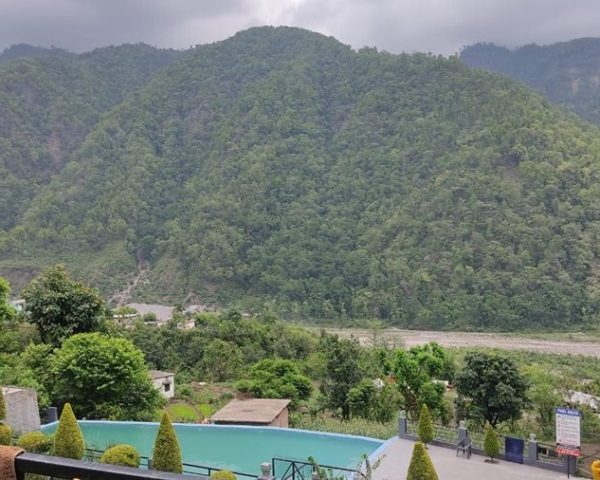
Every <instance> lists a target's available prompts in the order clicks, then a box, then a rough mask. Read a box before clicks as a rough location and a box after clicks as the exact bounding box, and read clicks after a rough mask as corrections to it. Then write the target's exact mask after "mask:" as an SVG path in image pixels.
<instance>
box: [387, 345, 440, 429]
mask: <svg viewBox="0 0 600 480" xmlns="http://www.w3.org/2000/svg"><path fill="white" fill-rule="evenodd" d="M448 368H449V367H448V359H447V356H446V352H445V350H444V349H443V348H441V347H440V346H439V345H437V344H435V343H430V344H428V345H423V346H418V347H413V348H411V349H410V350H408V351H406V350H398V351H396V355H395V358H394V362H393V372H394V377H395V378H396V384H397V386H398V389H399V391H400V393H401V395H402V397H403V399H404V407H405V408H406V410H407V413H408V415H409V417H410V418H412V419H414V420H416V419H417V418H419V415H420V412H421V408H422V406H423V405H427V407H428V408H429V410H430V411H431V412H434V413H435V415H441V414H442V413H443V410H444V408H445V407H444V391H445V388H444V385H443V384H441V383H439V382H436V381H435V380H436V379H439V378H440V377H442V376H443V375H444V373H447V372H448Z"/></svg>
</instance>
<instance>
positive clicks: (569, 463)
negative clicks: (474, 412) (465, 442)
mask: <svg viewBox="0 0 600 480" xmlns="http://www.w3.org/2000/svg"><path fill="white" fill-rule="evenodd" d="M416 430H417V424H416V423H415V422H411V421H409V420H408V418H406V416H405V415H401V416H400V418H399V420H398V436H399V437H400V438H406V439H408V440H416V439H417V438H418V435H417V431H416ZM465 437H468V438H469V439H470V440H471V442H472V451H473V453H477V454H484V448H483V439H484V434H483V433H481V432H470V431H469V430H468V429H467V427H466V426H465V425H464V424H462V423H461V425H460V426H459V427H458V428H454V427H449V426H445V425H434V440H433V441H432V442H431V444H433V445H438V446H441V447H446V448H452V449H456V448H457V445H458V442H459V440H461V439H462V438H465ZM498 437H499V438H498V440H499V443H500V454H499V458H501V459H508V460H509V461H517V462H518V463H525V464H527V465H531V466H535V467H539V468H544V469H547V470H553V471H558V472H565V473H566V472H567V468H570V469H571V470H570V471H571V472H572V473H574V471H575V467H574V465H573V463H574V458H573V457H565V456H556V453H555V452H556V450H555V447H554V446H551V445H544V444H542V443H539V442H537V441H536V440H535V438H534V437H532V438H531V439H529V440H523V441H522V444H521V445H522V450H523V451H522V453H521V452H520V451H519V452H518V453H517V454H515V452H514V451H511V452H510V455H508V454H507V453H506V451H505V446H506V440H507V439H508V438H511V437H505V436H503V435H499V436H498ZM511 439H512V438H511ZM512 440H513V442H512V446H514V445H515V440H516V441H517V442H518V441H520V440H521V439H512ZM515 457H517V458H515Z"/></svg>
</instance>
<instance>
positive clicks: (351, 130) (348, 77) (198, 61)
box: [0, 27, 600, 330]
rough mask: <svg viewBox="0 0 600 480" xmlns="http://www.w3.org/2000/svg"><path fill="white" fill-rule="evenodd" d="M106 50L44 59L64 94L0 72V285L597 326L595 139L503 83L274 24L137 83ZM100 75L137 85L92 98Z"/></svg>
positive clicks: (500, 325) (33, 69)
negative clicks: (89, 283)
mask: <svg viewBox="0 0 600 480" xmlns="http://www.w3.org/2000/svg"><path fill="white" fill-rule="evenodd" d="M134 50H135V49H134ZM126 51H127V52H129V50H128V49H114V50H113V49H107V50H105V51H103V52H102V55H99V54H97V55H96V57H95V58H97V59H98V61H99V59H100V58H102V59H103V61H102V62H100V63H99V65H100V66H99V67H97V68H94V69H93V71H92V72H90V70H88V69H86V70H85V72H86V73H85V75H84V77H85V78H83V79H82V78H81V76H82V75H81V74H80V72H79V70H77V64H76V63H75V64H69V65H68V66H65V67H64V68H65V70H67V75H66V76H67V77H68V78H69V79H71V80H70V81H69V82H71V81H75V80H76V81H77V85H74V86H73V87H72V88H70V87H69V85H70V83H68V84H67V85H66V86H62V83H61V79H63V78H64V75H60V72H61V71H62V70H61V69H60V68H57V67H56V66H55V65H54V64H55V63H56V62H62V61H63V60H60V59H57V58H52V59H46V60H44V61H40V60H38V59H32V58H26V59H16V60H10V61H8V62H4V63H3V64H2V65H0V92H4V94H3V95H1V96H0V114H1V116H2V118H8V120H7V124H8V125H14V128H11V129H9V131H6V132H3V131H0V142H2V143H1V144H0V145H2V149H1V150H2V154H0V155H2V161H3V162H4V164H7V165H8V166H6V167H5V169H7V170H8V171H9V173H10V174H8V173H7V174H6V175H1V174H0V182H3V183H2V184H1V185H0V192H8V193H6V195H5V196H6V198H5V199H4V202H5V203H6V204H7V207H6V208H5V209H3V210H4V211H7V212H9V213H10V215H7V216H6V219H4V217H3V219H2V220H3V224H2V225H1V226H0V229H1V230H0V258H1V259H2V260H0V272H2V273H4V272H5V271H6V274H7V275H9V274H10V275H13V276H14V277H15V278H20V276H21V275H22V274H23V272H27V273H30V272H31V271H32V270H35V269H37V268H39V265H47V264H49V263H51V262H55V261H56V259H60V260H62V261H64V262H65V263H66V264H67V265H69V268H70V269H72V271H73V272H74V274H75V275H76V276H77V277H78V278H85V279H94V280H95V281H96V282H98V283H97V284H98V285H99V287H100V288H101V289H102V291H103V293H105V294H106V295H107V296H110V295H112V294H113V293H114V292H115V291H117V290H122V289H123V287H124V286H125V285H126V284H127V281H128V280H129V279H130V278H131V275H132V273H136V272H137V271H138V269H140V270H141V271H142V272H143V273H144V275H145V276H144V281H143V282H138V284H137V287H136V289H135V291H134V292H133V293H134V295H136V296H138V297H140V298H143V297H145V298H149V297H152V298H154V299H155V300H157V301H159V300H168V301H169V302H181V301H182V300H183V299H184V298H185V297H186V296H188V294H192V295H197V296H199V297H200V298H202V299H204V300H205V301H207V302H209V303H215V304H219V305H224V306H230V305H233V304H241V305H244V306H257V305H259V306H265V305H269V306H270V307H271V308H272V309H273V310H274V311H276V312H278V313H280V314H282V315H284V316H286V317H290V318H314V319H318V320H327V321H338V322H350V321H353V320H357V321H360V320H363V319H369V318H375V319H379V320H382V321H384V322H386V323H389V324H395V325H399V326H405V327H406V326H408V327H413V328H435V329H461V330H484V329H487V330H515V329H524V328H545V329H567V328H574V327H579V326H596V325H598V322H599V319H600V316H599V312H600V289H598V288H596V286H597V285H598V284H599V282H598V280H599V278H598V277H599V275H600V270H599V269H598V268H596V265H597V263H598V259H599V257H600V247H599V245H600V242H598V238H600V187H599V183H598V181H597V179H598V178H600V164H599V163H598V162H597V161H596V159H597V158H598V154H599V152H600V134H599V133H598V131H597V130H596V129H595V128H593V127H592V126H591V125H588V124H587V123H584V122H582V121H578V120H577V118H575V117H574V116H573V115H570V114H568V113H565V112H564V111H561V110H558V109H556V108H554V107H552V106H551V105H550V104H549V103H548V101H547V100H546V99H544V98H543V97H542V96H541V95H539V94H537V93H535V92H534V91H532V90H531V89H529V88H527V87H526V86H524V85H522V84H521V83H517V82H515V81H512V80H510V79H508V78H506V77H501V76H498V75H492V74H490V73H486V72H483V71H480V70H475V69H471V68H469V67H467V66H466V65H464V64H463V63H462V62H461V61H460V60H459V59H457V58H454V57H452V58H450V59H445V58H439V57H435V56H431V55H424V54H415V55H406V54H403V55H391V54H389V53H386V52H377V51H376V50H374V49H363V50H360V51H354V50H352V49H351V48H350V47H348V46H345V45H342V44H340V43H339V42H337V41H336V40H334V39H332V38H327V37H324V36H322V35H319V34H316V33H311V32H307V31H304V30H301V29H297V28H288V27H282V28H271V27H264V28H253V29H249V30H247V31H244V32H241V33H239V34H237V35H235V36H233V37H232V38H230V39H228V40H226V41H223V42H218V43H215V44H211V45H204V46H201V47H198V48H195V49H192V50H191V51H189V52H186V53H184V54H181V55H180V56H179V57H178V60H176V61H173V62H170V61H167V60H165V61H164V62H163V63H160V62H159V61H158V59H159V58H163V57H162V56H161V55H159V54H158V53H157V54H156V55H157V57H155V56H154V54H151V55H149V57H146V56H143V55H142V57H137V56H136V57H135V58H146V59H147V58H153V59H155V60H156V62H157V63H156V65H158V64H160V65H162V66H163V67H164V68H159V67H156V68H155V69H154V70H152V69H149V70H148V73H150V71H151V72H156V73H155V74H153V75H151V74H148V75H145V76H144V74H143V69H141V67H140V65H142V66H143V65H147V63H146V62H145V61H141V62H140V64H139V65H138V64H135V65H137V66H135V65H133V64H132V68H131V69H129V68H128V67H129V65H130V63H131V62H133V61H132V60H131V55H133V54H131V52H130V54H131V55H130V54H125V53H126ZM154 53H156V52H154ZM163 53H164V52H163ZM92 57H93V56H92V55H91V54H90V57H89V61H90V62H91V61H92ZM112 60H114V64H115V65H117V68H116V70H117V72H115V71H114V70H115V69H114V68H113V69H112V70H111V69H109V68H106V69H105V68H104V66H107V65H112V63H111V61H112ZM81 61H83V59H82V60H81ZM15 62H16V63H15ZM133 63H135V62H133ZM149 63H151V64H153V65H155V63H154V60H152V61H150V60H149ZM17 64H18V65H17ZM134 67H135V68H134ZM138 67H139V68H138ZM71 68H76V70H77V71H76V72H73V74H71V73H69V69H71ZM140 69H141V70H142V73H140ZM104 70H106V71H107V72H112V75H113V77H114V79H115V81H117V80H118V83H117V84H116V85H114V84H111V85H112V86H110V88H108V91H110V92H113V91H120V86H121V85H122V84H131V85H134V84H136V85H137V86H138V88H136V89H135V91H131V90H129V92H130V93H129V94H126V95H125V96H121V97H120V98H118V99H116V97H114V96H113V95H112V94H110V93H106V96H107V97H109V98H110V99H111V100H110V101H109V100H107V99H100V100H99V99H98V96H102V97H104V96H105V94H102V93H100V92H99V93H98V94H95V93H94V91H92V90H93V89H90V88H89V85H90V84H89V81H88V80H89V78H88V77H87V75H90V76H91V78H92V80H94V79H99V78H103V79H104V80H105V81H106V82H109V80H110V79H106V78H105V76H104V75H102V76H101V75H100V73H95V72H102V71H104ZM128 71H130V72H131V75H134V76H135V79H136V81H137V80H140V79H142V78H143V79H146V78H147V81H142V80H140V83H136V82H134V81H133V80H131V81H129V79H128V78H129V77H128V76H127V75H126V73H127V72H128ZM117 73H119V74H122V75H117ZM56 76H58V79H56V78H55V77H56ZM111 78H112V77H111ZM34 80H35V81H34ZM3 82H5V83H3ZM37 82H41V85H38V83H37ZM80 82H81V83H83V84H84V87H79V83H80ZM109 83H110V82H109ZM3 85H6V86H5V87H3ZM86 86H87V87H86ZM103 86H104V85H103ZM86 88H87V90H86ZM22 89H24V90H25V91H21V90H22ZM71 89H72V90H73V92H74V93H73V95H72V97H73V98H72V99H70V98H66V97H68V96H69V95H70V93H71ZM31 90H34V92H32V91H31ZM65 90H66V92H65ZM103 91H104V90H103ZM33 93H40V96H39V99H38V96H36V95H33ZM31 98H34V99H36V100H35V101H34V102H31V101H28V99H31ZM32 103H33V104H32ZM97 103H99V104H100V105H98V106H97V105H96V104H97ZM44 105H46V106H47V108H46V109H44ZM107 105H110V106H111V107H112V108H110V109H109V110H108V111H106V110H103V108H104V106H107ZM66 106H68V108H67V107H66ZM59 107H60V108H59ZM56 109H58V112H57V113H54V112H55V110H56ZM63 109H66V110H67V112H64V111H63ZM90 109H92V110H93V111H91V112H90ZM38 110H42V112H39V115H40V116H42V113H43V114H44V115H46V116H47V121H45V122H44V121H42V122H40V123H41V124H42V125H41V126H38V125H32V124H31V121H30V116H32V117H36V116H37V115H38ZM99 110H102V112H107V113H106V114H105V115H100V114H98V113H97V112H98V111H99ZM5 111H6V112H7V114H6V117H5V115H4V114H3V113H4V112H5ZM8 113H10V115H8ZM46 116H44V117H43V118H46ZM64 118H67V119H69V122H67V121H66V120H63V119H64ZM71 121H72V122H73V123H75V125H74V126H73V128H71V123H70V122H71ZM53 127H55V128H53ZM75 127H78V128H75ZM79 127H81V128H79ZM30 130H33V131H34V133H35V135H34V136H31V135H29V131H30ZM71 131H73V134H72V135H67V133H68V132H71ZM67 140H69V141H71V142H72V143H69V148H66V146H65V147H64V148H62V147H61V148H60V149H59V148H58V145H59V144H60V145H61V146H62V145H66V144H67V143H68V142H67ZM5 144H7V145H8V146H7V147H6V148H5ZM9 147H10V148H9ZM48 150H50V151H48ZM59 150H60V155H58V153H57V152H58V151H59ZM53 151H54V152H55V153H56V160H53V158H54V157H53V156H52V152H53ZM32 160H33V161H34V165H31V162H32ZM53 165H57V168H52V169H51V170H52V171H51V172H48V173H44V174H42V173H41V172H44V171H45V170H44V169H43V168H41V167H42V166H46V167H47V166H53ZM21 170H24V172H22V171H21ZM2 171H3V170H0V173H1V172H2ZM36 176H42V177H43V178H41V179H39V180H38V179H37V177H36ZM50 178H51V180H50ZM1 194H2V195H4V193H1ZM1 204H2V202H1V201H0V205H1ZM13 283H14V282H13Z"/></svg>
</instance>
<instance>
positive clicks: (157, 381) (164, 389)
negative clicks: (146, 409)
mask: <svg viewBox="0 0 600 480" xmlns="http://www.w3.org/2000/svg"><path fill="white" fill-rule="evenodd" d="M148 375H150V378H151V379H152V383H153V384H154V388H156V389H157V390H158V391H159V392H160V393H161V395H162V396H163V397H165V398H166V399H169V398H173V396H175V374H174V373H171V372H161V371H160V370H150V371H149V372H148Z"/></svg>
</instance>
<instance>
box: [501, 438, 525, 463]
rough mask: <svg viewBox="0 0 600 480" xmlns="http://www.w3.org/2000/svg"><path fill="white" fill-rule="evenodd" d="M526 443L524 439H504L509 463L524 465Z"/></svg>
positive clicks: (506, 457)
mask: <svg viewBox="0 0 600 480" xmlns="http://www.w3.org/2000/svg"><path fill="white" fill-rule="evenodd" d="M524 450H525V441H524V440H523V439H522V438H512V437H504V458H505V459H506V460H508V461H509V462H515V463H523V451H524Z"/></svg>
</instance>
